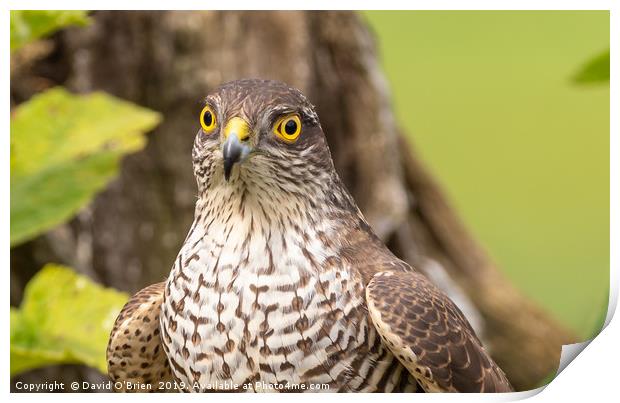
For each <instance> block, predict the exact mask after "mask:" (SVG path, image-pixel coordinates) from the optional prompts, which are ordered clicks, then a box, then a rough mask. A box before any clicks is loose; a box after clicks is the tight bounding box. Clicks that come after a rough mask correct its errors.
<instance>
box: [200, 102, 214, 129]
mask: <svg viewBox="0 0 620 403" xmlns="http://www.w3.org/2000/svg"><path fill="white" fill-rule="evenodd" d="M200 126H202V130H204V132H205V133H210V132H211V131H213V129H215V113H213V109H211V107H210V106H209V105H207V106H205V107H204V108H202V112H200Z"/></svg>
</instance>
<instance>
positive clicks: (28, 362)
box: [11, 264, 128, 375]
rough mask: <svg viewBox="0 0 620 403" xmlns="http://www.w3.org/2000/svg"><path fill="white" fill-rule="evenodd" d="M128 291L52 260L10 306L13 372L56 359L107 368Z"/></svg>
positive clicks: (45, 363)
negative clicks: (16, 305)
mask: <svg viewBox="0 0 620 403" xmlns="http://www.w3.org/2000/svg"><path fill="white" fill-rule="evenodd" d="M127 299H128V296H127V295H126V294H125V293H122V292H119V291H116V290H113V289H110V288H104V287H102V286H100V285H98V284H96V283H94V282H92V281H91V280H90V279H89V278H88V277H85V276H83V275H79V274H76V273H75V272H74V271H73V270H71V269H69V268H67V267H64V266H59V265H53V264H48V265H46V266H45V267H44V268H43V269H41V271H39V272H38V273H37V274H36V275H35V277H34V278H33V279H32V280H30V282H29V283H28V285H27V286H26V289H25V293H24V300H23V302H22V305H21V307H20V309H19V310H17V309H14V308H11V375H15V374H17V373H20V372H23V371H26V370H29V369H33V368H38V367H42V366H46V365H52V364H64V363H79V364H86V365H88V366H91V367H94V368H97V369H99V370H100V371H102V372H103V373H105V372H106V368H107V365H106V359H105V350H106V346H107V343H108V337H109V335H110V331H111V330H112V325H113V324H114V320H115V319H116V316H117V315H118V313H119V312H120V310H121V309H122V307H123V305H124V304H125V302H126V301H127Z"/></svg>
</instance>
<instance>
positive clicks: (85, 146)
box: [10, 88, 161, 246]
mask: <svg viewBox="0 0 620 403" xmlns="http://www.w3.org/2000/svg"><path fill="white" fill-rule="evenodd" d="M160 120H161V117H160V115H159V114H158V113H156V112H154V111H151V110H148V109H145V108H141V107H138V106H136V105H133V104H131V103H129V102H126V101H122V100H120V99H117V98H114V97H112V96H110V95H107V94H104V93H92V94H89V95H73V94H71V93H69V92H67V91H65V90H64V89H62V88H53V89H50V90H48V91H46V92H43V93H41V94H39V95H37V96H35V97H33V98H32V99H31V100H30V101H28V102H26V103H24V104H22V105H20V106H19V107H18V108H16V110H15V111H14V113H13V115H12V116H11V225H10V226H11V246H13V245H16V244H18V243H21V242H24V241H27V240H28V239H31V238H33V237H35V236H36V235H38V234H40V233H42V232H44V231H46V230H48V229H50V228H52V227H54V226H56V225H59V224H61V223H62V222H64V221H66V220H67V219H69V218H70V217H72V216H73V215H74V214H75V213H77V212H78V211H79V209H80V208H82V207H83V206H84V205H86V204H87V203H88V202H89V201H90V200H91V199H92V197H94V195H95V194H96V193H97V192H98V191H100V190H102V189H103V188H104V187H105V186H106V185H107V184H108V182H109V181H110V180H111V179H113V178H114V176H115V175H116V173H117V171H118V162H119V160H120V158H121V157H122V156H123V155H125V154H127V153H131V152H135V151H138V150H140V149H142V148H143V147H144V145H145V142H146V139H145V137H144V135H143V133H144V132H147V131H149V130H151V129H152V128H154V127H155V126H156V125H157V124H158V123H159V122H160Z"/></svg>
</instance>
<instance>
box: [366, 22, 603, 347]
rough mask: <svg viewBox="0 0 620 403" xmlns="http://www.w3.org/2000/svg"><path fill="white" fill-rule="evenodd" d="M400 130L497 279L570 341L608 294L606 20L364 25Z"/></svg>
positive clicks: (587, 329) (596, 319) (598, 315)
mask: <svg viewBox="0 0 620 403" xmlns="http://www.w3.org/2000/svg"><path fill="white" fill-rule="evenodd" d="M364 17H365V18H366V19H367V20H368V22H369V23H370V24H371V26H372V27H373V29H374V30H375V32H376V34H377V38H378V45H379V51H380V53H381V55H382V61H383V64H384V68H385V70H386V73H387V75H388V78H389V80H390V84H391V90H392V93H393V99H394V103H395V107H396V111H397V115H398V118H399V120H400V123H401V124H402V126H403V127H404V128H405V129H406V131H407V132H408V134H409V135H410V138H411V139H412V141H413V144H414V145H415V146H416V148H417V151H418V153H419V154H420V155H421V157H422V158H423V160H425V162H426V164H427V165H428V166H429V167H430V168H431V170H432V171H433V172H434V173H435V175H436V176H437V177H438V179H439V180H440V182H441V183H442V185H443V187H444V189H445V190H446V192H447V193H448V195H449V196H450V199H451V201H452V203H453V204H454V205H455V207H456V208H457V209H458V211H459V212H460V213H461V216H462V218H463V219H464V221H465V223H466V224H467V226H468V227H469V229H470V230H471V231H473V233H474V235H475V236H476V237H477V238H478V239H479V240H480V242H482V244H483V245H484V246H485V247H486V249H487V251H488V252H489V253H490V255H491V256H492V257H493V259H494V260H495V261H496V262H497V263H498V264H499V265H500V267H501V268H502V269H503V270H504V272H505V273H506V275H507V276H508V277H509V278H510V279H512V280H513V281H514V282H515V283H516V284H517V286H518V287H519V288H520V289H521V290H522V291H523V292H524V293H526V294H527V295H528V296H530V297H532V298H533V299H535V300H537V301H539V302H540V303H542V304H543V305H544V306H545V307H547V308H548V310H549V311H550V312H551V313H552V314H554V315H555V316H556V317H557V318H558V319H559V320H561V321H562V322H564V323H566V324H567V325H568V326H570V328H572V329H573V330H574V331H575V332H576V333H577V335H578V336H580V337H582V338H584V339H585V338H589V337H590V336H592V335H593V334H595V333H596V332H598V330H599V329H600V326H601V324H602V321H603V320H604V315H605V313H606V309H607V294H608V289H609V85H608V83H603V84H590V85H585V84H578V83H576V82H575V81H574V77H575V75H576V74H577V73H578V72H579V71H580V70H581V68H582V67H583V65H584V64H586V63H587V62H588V61H589V60H590V59H592V58H593V57H595V56H597V55H598V54H600V53H601V52H603V51H605V50H606V49H608V48H609V13H608V12H606V11H576V12H566V11H534V12H526V11H523V12H515V11H509V12H488V11H456V12H445V11H441V12H434V11H423V12H402V11H397V12H384V11H373V12H364Z"/></svg>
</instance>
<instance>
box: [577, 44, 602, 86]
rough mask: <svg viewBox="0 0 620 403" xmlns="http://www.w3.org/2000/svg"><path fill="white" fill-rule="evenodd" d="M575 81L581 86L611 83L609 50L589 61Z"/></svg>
mask: <svg viewBox="0 0 620 403" xmlns="http://www.w3.org/2000/svg"><path fill="white" fill-rule="evenodd" d="M574 80H575V82H577V83H580V84H590V83H603V82H609V49H607V50H606V51H604V52H603V53H601V54H599V55H598V56H596V57H594V58H592V59H591V60H590V61H588V62H587V63H586V64H585V65H584V66H583V67H582V68H581V71H579V73H577V75H576V76H575V78H574Z"/></svg>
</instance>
